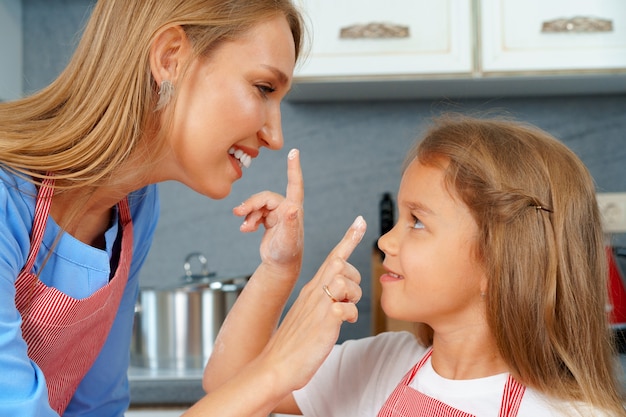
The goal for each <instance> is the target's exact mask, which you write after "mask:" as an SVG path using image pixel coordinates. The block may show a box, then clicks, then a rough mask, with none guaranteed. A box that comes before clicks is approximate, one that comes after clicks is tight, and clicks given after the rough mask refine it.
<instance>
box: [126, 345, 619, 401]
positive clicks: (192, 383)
mask: <svg viewBox="0 0 626 417" xmlns="http://www.w3.org/2000/svg"><path fill="white" fill-rule="evenodd" d="M619 356H620V357H619V359H620V364H621V366H622V369H625V370H626V354H621V355H619ZM128 379H129V383H130V399H131V407H136V406H146V405H167V406H177V405H181V406H188V405H191V404H193V403H195V402H196V401H198V400H199V399H200V398H202V396H204V391H203V390H202V369H191V370H151V369H146V368H138V367H131V368H130V369H129V371H128ZM621 381H622V385H623V386H624V387H625V388H626V377H625V376H624V375H622V377H621Z"/></svg>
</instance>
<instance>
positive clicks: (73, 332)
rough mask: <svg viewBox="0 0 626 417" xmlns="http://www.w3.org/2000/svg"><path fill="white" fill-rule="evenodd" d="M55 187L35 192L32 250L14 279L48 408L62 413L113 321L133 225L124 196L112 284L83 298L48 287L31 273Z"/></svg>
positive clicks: (128, 260) (128, 259)
mask: <svg viewBox="0 0 626 417" xmlns="http://www.w3.org/2000/svg"><path fill="white" fill-rule="evenodd" d="M53 185H54V180H50V181H46V182H44V184H43V185H42V186H41V187H40V189H39V193H38V195H37V202H36V205H35V221H34V224H33V230H32V234H31V243H30V252H29V254H28V258H27V261H26V265H25V266H24V268H23V269H22V272H20V275H19V276H18V278H17V281H16V283H15V288H16V296H15V303H16V305H17V308H18V310H19V312H20V314H21V316H22V337H23V338H24V340H25V341H26V344H27V345H28V356H29V357H30V358H31V359H32V360H33V361H34V362H35V363H37V365H38V366H39V367H40V368H41V370H42V371H43V373H44V375H45V377H46V385H47V388H48V399H49V402H50V406H51V407H52V409H54V410H55V411H56V412H57V413H59V415H62V414H63V412H64V411H65V408H66V407H67V405H68V404H69V402H70V400H71V399H72V396H73V395H74V392H76V388H77V387H78V385H79V384H80V381H81V380H82V379H83V378H84V376H85V374H86V373H87V371H88V370H89V369H90V368H91V366H92V365H93V363H94V361H95V360H96V358H97V356H98V354H99V353H100V350H101V349H102V346H103V345H104V342H105V340H106V338H107V336H108V334H109V331H110V330H111V326H112V325H113V320H114V319H115V316H116V314H117V310H118V308H119V304H120V301H121V299H122V294H123V293H124V287H125V286H126V282H127V280H128V273H129V270H130V263H131V258H132V247H133V228H132V221H131V216H130V209H129V206H128V201H127V200H126V199H124V200H123V201H120V203H119V205H118V206H119V212H120V219H121V225H120V227H122V228H123V232H122V244H121V253H120V258H119V263H118V266H117V270H116V272H115V275H114V277H113V278H112V279H111V280H110V281H109V283H108V284H107V285H105V286H104V287H102V288H100V289H99V290H98V291H96V292H95V293H93V294H92V295H91V296H89V297H87V298H83V299H80V300H79V299H75V298H72V297H69V296H68V295H66V294H63V293H62V292H61V291H59V290H57V289H56V288H52V287H47V286H46V285H45V284H43V283H42V282H41V281H40V280H39V279H38V278H37V275H35V274H34V273H33V272H32V271H33V265H34V263H35V259H36V258H37V253H38V252H39V248H40V247H41V242H42V240H43V235H44V231H45V227H46V221H47V219H48V214H49V212H50V203H51V201H52V195H53V193H54V189H53ZM68 279H75V278H73V277H68Z"/></svg>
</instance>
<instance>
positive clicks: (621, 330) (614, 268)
mask: <svg viewBox="0 0 626 417" xmlns="http://www.w3.org/2000/svg"><path fill="white" fill-rule="evenodd" d="M607 256H608V259H609V297H610V302H611V305H610V306H609V312H610V316H609V317H610V323H611V327H612V329H613V333H614V336H615V343H616V345H617V350H618V351H619V352H620V353H626V280H625V278H626V277H625V272H624V271H625V268H626V248H612V247H607Z"/></svg>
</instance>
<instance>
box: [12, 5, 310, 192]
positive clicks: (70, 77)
mask: <svg viewBox="0 0 626 417" xmlns="http://www.w3.org/2000/svg"><path fill="white" fill-rule="evenodd" d="M277 15H282V16H284V17H285V18H286V20H287V22H288V24H289V26H290V28H291V33H292V35H293V37H294V41H295V47H296V50H295V52H296V58H297V57H298V55H299V53H300V50H301V45H302V38H303V25H302V19H301V16H300V14H299V12H298V10H297V9H296V8H295V7H294V5H293V4H292V3H291V2H290V0H254V1H250V0H137V1H135V0H133V1H128V0H100V1H98V3H97V4H96V5H95V8H94V10H93V12H92V14H91V18H90V20H89V22H88V24H87V26H86V28H85V31H84V34H83V36H82V39H81V41H80V43H79V45H78V47H77V50H76V51H75V53H74V55H73V57H72V59H71V61H70V63H69V65H68V66H67V68H66V69H65V70H64V71H63V72H62V73H61V74H60V76H59V77H58V78H57V79H56V80H55V81H54V82H53V83H52V84H51V85H49V86H48V87H47V88H45V89H43V90H41V91H40V92H38V93H36V94H33V95H31V96H29V97H27V98H24V99H21V100H17V101H14V102H9V103H2V104H0V164H2V165H3V166H4V167H5V168H7V169H9V170H11V171H13V172H15V173H17V174H20V175H22V176H24V177H27V178H29V179H32V180H33V181H34V182H35V183H40V181H41V179H42V178H43V177H45V176H46V173H47V172H53V173H54V176H55V178H56V186H57V188H61V189H62V188H75V187H84V186H93V185H97V184H98V183H99V182H100V181H101V180H102V179H106V178H107V177H109V176H110V175H111V174H112V173H113V172H114V171H115V169H116V168H118V167H120V166H121V165H122V163H123V162H124V161H126V160H127V159H128V158H129V156H130V155H132V154H133V152H134V151H135V149H136V148H137V145H138V143H139V141H140V138H142V137H144V136H145V134H146V132H152V133H153V134H154V135H156V133H157V132H158V126H157V125H156V123H157V122H156V120H157V116H158V114H157V113H155V112H154V110H155V106H156V102H157V97H158V86H157V85H156V83H155V81H154V79H153V77H152V74H151V71H150V65H149V53H150V46H151V44H152V41H153V40H154V38H155V36H156V35H157V34H158V33H159V31H160V30H162V28H165V27H167V26H170V25H180V26H181V27H183V29H184V30H185V32H186V34H187V36H188V37H189V39H190V40H191V43H192V46H193V52H194V54H195V56H196V57H200V56H205V55H208V54H209V53H210V52H211V51H212V50H213V49H215V48H216V47H217V46H218V45H220V44H221V43H223V42H227V41H229V40H234V39H237V38H238V37H240V36H241V35H242V34H244V33H245V32H246V31H247V30H248V29H250V28H251V27H252V26H254V25H255V24H257V23H260V22H262V21H264V20H267V19H269V18H272V17H274V16H277ZM155 142H157V143H154V144H153V143H151V144H150V147H153V146H154V148H155V149H158V147H159V146H161V145H162V144H160V143H158V142H159V141H158V140H157V141H155ZM141 168H142V167H137V169H138V170H139V169H141Z"/></svg>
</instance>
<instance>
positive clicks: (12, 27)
mask: <svg viewBox="0 0 626 417" xmlns="http://www.w3.org/2000/svg"><path fill="white" fill-rule="evenodd" d="M0 57H2V59H1V60H0V101H6V100H13V99H16V98H19V97H20V96H21V95H22V2H21V0H0Z"/></svg>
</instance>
